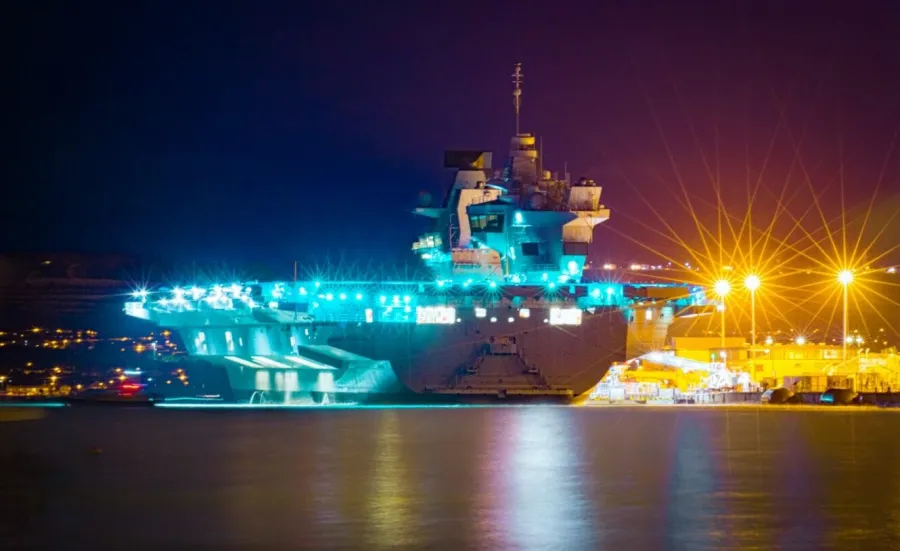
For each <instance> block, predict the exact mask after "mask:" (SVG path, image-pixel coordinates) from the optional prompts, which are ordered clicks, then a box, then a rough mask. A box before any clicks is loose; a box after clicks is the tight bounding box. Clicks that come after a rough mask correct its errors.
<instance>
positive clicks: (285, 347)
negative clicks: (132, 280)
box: [125, 64, 698, 403]
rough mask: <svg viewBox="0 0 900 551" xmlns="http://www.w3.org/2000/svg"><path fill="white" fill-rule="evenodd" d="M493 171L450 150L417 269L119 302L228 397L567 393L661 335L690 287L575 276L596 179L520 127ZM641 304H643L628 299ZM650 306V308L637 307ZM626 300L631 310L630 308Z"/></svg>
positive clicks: (594, 221) (594, 216) (595, 207)
mask: <svg viewBox="0 0 900 551" xmlns="http://www.w3.org/2000/svg"><path fill="white" fill-rule="evenodd" d="M521 82H522V72H521V65H518V64H517V65H516V67H515V72H514V73H513V83H514V92H513V98H514V106H515V116H516V134H515V135H514V136H513V137H512V139H511V142H510V151H509V155H508V157H507V160H506V162H505V163H504V166H503V168H502V169H500V170H494V169H493V168H492V155H491V154H490V153H489V152H485V151H451V152H447V153H446V154H445V158H444V165H445V167H447V168H449V169H453V170H454V178H453V182H452V185H451V186H450V188H449V189H448V191H447V193H446V195H445V197H444V199H443V201H442V202H441V204H440V205H439V206H430V205H422V206H420V207H419V208H417V209H416V211H415V212H416V213H417V214H419V215H421V216H425V217H427V218H430V219H431V220H432V227H431V231H429V232H428V233H426V234H424V235H421V236H420V237H419V238H418V239H417V240H416V241H415V242H414V243H413V245H412V250H413V252H414V253H415V254H416V255H418V256H419V257H420V258H421V260H422V261H423V263H424V264H425V265H426V266H427V267H428V268H429V269H430V271H431V272H432V273H433V276H434V277H433V278H432V279H430V280H428V281H330V280H327V279H322V280H317V281H296V280H295V281H282V282H251V283H234V284H221V283H211V284H208V285H194V286H190V287H175V288H172V289H160V290H156V291H153V292H148V291H144V290H139V291H138V292H136V294H135V298H134V299H133V300H132V301H130V302H128V303H127V304H126V308H125V310H126V313H128V314H129V315H131V316H135V317H138V318H142V319H147V320H151V321H153V322H155V323H157V324H159V325H161V326H165V327H169V328H173V329H175V330H177V331H179V332H180V333H181V335H182V337H183V339H184V341H185V346H186V347H187V349H188V352H189V353H190V354H192V355H193V356H196V357H197V359H198V360H201V361H203V362H206V364H205V365H207V366H208V367H210V368H223V369H225V370H226V371H227V373H228V379H229V381H230V383H231V387H232V388H231V390H232V392H233V397H234V399H235V400H238V401H248V400H249V401H256V402H266V401H269V402H295V401H306V400H312V401H314V402H317V403H322V402H329V403H330V402H366V401H378V400H393V399H398V400H399V399H408V398H409V397H410V396H418V397H422V398H423V399H424V398H425V397H427V398H428V399H438V398H440V399H474V398H478V397H481V398H491V399H497V398H499V399H516V398H522V399H535V398H542V399H559V400H569V399H571V398H572V397H574V396H576V395H578V394H581V393H583V392H585V391H586V390H588V389H589V388H591V387H592V386H593V385H595V384H596V383H597V382H598V381H599V380H600V379H601V378H602V377H603V375H604V374H605V373H606V371H607V370H608V369H609V366H610V365H612V364H613V363H615V362H620V361H623V360H625V359H626V355H627V353H628V352H629V351H628V350H627V348H628V342H629V334H630V335H632V337H633V339H636V342H641V343H650V342H651V341H653V340H654V339H657V340H659V339H660V338H662V339H664V338H665V327H666V326H667V324H668V323H669V322H671V320H672V317H673V314H674V312H675V309H677V308H679V307H682V306H685V305H687V304H688V303H690V302H692V301H693V302H696V301H697V300H698V299H697V297H696V296H694V295H691V294H690V290H689V289H688V287H687V286H686V285H681V286H679V285H674V286H659V285H648V286H640V285H627V284H622V283H615V282H583V281H582V273H583V271H584V267H585V261H586V259H587V255H588V247H589V245H590V244H591V242H592V240H593V234H594V228H595V227H596V226H597V225H598V224H601V223H603V222H605V221H606V220H607V219H609V216H610V212H609V209H607V208H606V207H604V206H603V205H602V204H601V203H600V197H601V192H602V188H601V187H600V186H599V185H597V184H595V183H594V182H593V181H591V180H588V179H584V178H582V179H580V180H578V181H577V182H574V183H573V182H571V181H570V178H569V176H568V175H567V174H563V175H558V174H551V173H550V172H549V171H544V170H542V169H541V167H540V165H539V160H540V159H539V152H538V149H537V147H536V139H535V137H534V136H533V135H531V134H527V133H520V132H519V107H520V101H521V94H522V88H521ZM638 304H640V305H641V306H640V308H639V309H638V308H636V305H638ZM648 312H649V313H648ZM636 313H637V314H636Z"/></svg>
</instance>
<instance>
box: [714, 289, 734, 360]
mask: <svg viewBox="0 0 900 551" xmlns="http://www.w3.org/2000/svg"><path fill="white" fill-rule="evenodd" d="M713 289H714V290H715V292H716V294H717V295H719V300H721V301H722V302H721V303H720V304H719V311H720V312H722V339H721V343H720V344H721V346H722V350H725V295H727V294H728V292H729V291H731V284H730V283H728V280H725V279H720V280H719V281H717V282H716V285H715V287H714V288H713Z"/></svg>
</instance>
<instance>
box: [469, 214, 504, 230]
mask: <svg viewBox="0 0 900 551" xmlns="http://www.w3.org/2000/svg"><path fill="white" fill-rule="evenodd" d="M471 223H472V231H480V232H487V233H500V232H502V231H503V215H502V214H487V215H480V216H473V217H472V218H471Z"/></svg>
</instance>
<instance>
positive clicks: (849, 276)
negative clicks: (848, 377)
mask: <svg viewBox="0 0 900 551" xmlns="http://www.w3.org/2000/svg"><path fill="white" fill-rule="evenodd" d="M838 282H839V283H840V284H841V286H842V287H843V288H844V334H843V335H841V361H842V362H843V364H844V367H846V366H847V339H848V338H849V337H848V336H847V335H848V333H849V331H848V330H847V288H848V287H849V286H850V284H851V283H853V272H851V271H850V270H841V271H840V272H838Z"/></svg>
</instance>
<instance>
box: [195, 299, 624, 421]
mask: <svg viewBox="0 0 900 551" xmlns="http://www.w3.org/2000/svg"><path fill="white" fill-rule="evenodd" d="M501 310H502V312H501ZM528 313H529V315H528V317H522V312H521V310H515V309H511V308H498V309H496V310H487V311H486V312H485V313H484V315H483V317H478V316H477V315H476V312H475V311H474V310H469V311H465V310H461V311H459V312H458V315H459V316H460V318H459V321H458V322H457V323H452V324H444V325H441V324H434V325H416V324H398V323H354V322H346V323H312V324H300V325H255V326H254V325H244V326H240V325H235V326H225V325H221V326H211V325H200V326H196V327H182V328H179V330H180V332H181V333H182V336H183V339H184V341H185V343H186V346H187V347H188V349H189V351H190V352H191V354H192V355H193V356H194V357H195V358H196V359H197V360H200V362H198V363H197V364H196V366H195V369H221V370H224V371H225V373H226V374H227V378H228V382H229V384H230V388H229V389H226V391H225V392H223V395H224V396H227V397H228V398H229V399H233V400H234V401H238V402H250V403H271V402H275V403H282V402H283V403H309V404H321V403H432V402H441V403H455V402H462V403H472V402H494V401H502V402H532V401H544V402H567V401H569V400H571V399H572V398H573V397H574V396H577V395H579V394H581V393H583V392H585V391H587V390H588V389H590V388H591V387H592V386H593V385H595V384H596V383H597V382H598V381H599V380H600V379H602V378H603V376H604V375H605V374H606V372H607V370H608V369H609V366H610V365H612V364H613V363H616V362H620V361H623V360H624V359H625V344H626V340H627V325H626V323H625V319H624V316H623V314H622V312H621V310H619V309H616V308H599V309H595V310H594V312H593V313H588V312H584V314H583V317H582V320H581V323H580V324H579V325H577V326H558V325H552V324H550V323H549V321H550V318H549V316H550V310H549V309H540V308H538V309H530V310H529V311H528ZM501 315H502V317H501ZM198 343H199V346H198ZM223 352H224V353H223Z"/></svg>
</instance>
